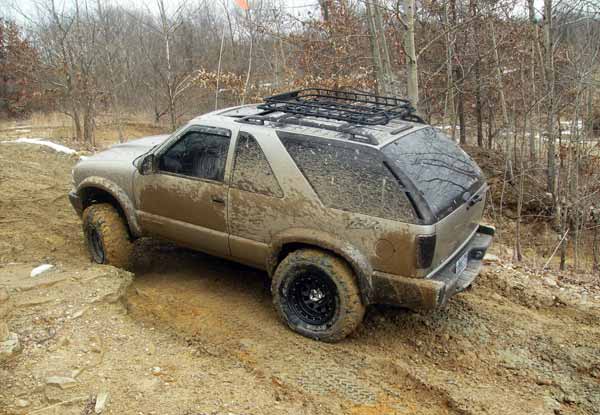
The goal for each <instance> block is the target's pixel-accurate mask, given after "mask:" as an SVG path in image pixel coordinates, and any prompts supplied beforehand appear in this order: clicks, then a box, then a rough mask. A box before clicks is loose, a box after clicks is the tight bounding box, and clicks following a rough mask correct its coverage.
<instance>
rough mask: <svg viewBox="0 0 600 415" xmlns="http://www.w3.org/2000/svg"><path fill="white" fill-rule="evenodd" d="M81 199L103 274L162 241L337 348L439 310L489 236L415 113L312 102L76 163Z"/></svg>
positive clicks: (338, 95) (470, 170) (232, 114)
mask: <svg viewBox="0 0 600 415" xmlns="http://www.w3.org/2000/svg"><path fill="white" fill-rule="evenodd" d="M73 175H74V189H73V191H72V192H71V193H70V195H69V196H70V200H71V203H72V204H73V206H74V208H75V210H76V211H77V212H78V213H79V214H80V215H81V216H82V218H83V231H84V233H85V239H86V242H87V245H88V248H89V251H90V254H91V257H92V259H93V261H95V262H97V263H101V264H112V265H115V266H118V267H127V265H128V263H129V256H130V254H131V251H132V244H133V241H134V240H135V239H136V238H139V237H142V236H154V237H159V238H162V239H167V240H170V241H173V242H175V243H177V244H180V245H182V246H186V247H188V248H192V249H195V250H198V251H203V252H206V253H210V254H213V255H216V256H220V257H223V258H229V259H231V260H234V261H237V262H240V263H244V264H247V265H250V266H253V267H257V268H260V269H264V270H266V271H267V273H268V274H269V276H270V277H271V279H272V293H273V302H274V304H275V308H276V309H277V312H278V314H279V315H280V317H281V318H282V320H283V321H284V322H285V323H286V324H287V325H288V326H289V327H290V328H291V329H293V330H295V331H297V332H298V333H300V334H303V335H305V336H308V337H311V338H314V339H318V340H324V341H337V340H340V339H342V338H344V337H345V336H347V335H348V334H349V333H351V332H352V331H353V330H354V329H355V328H356V327H357V326H358V325H359V324H360V323H361V321H362V319H363V316H364V313H365V307H366V306H367V305H369V304H394V305H400V306H403V307H408V308H412V309H435V308H437V307H440V306H443V305H444V304H445V303H446V302H447V300H448V298H449V297H450V296H452V295H453V294H455V293H457V292H460V291H462V290H464V289H465V288H467V287H468V286H469V285H470V284H471V283H472V282H473V280H474V278H475V277H476V276H477V274H478V272H479V269H480V267H481V265H482V259H483V256H484V254H485V252H486V250H487V248H488V247H489V245H490V243H491V241H492V236H493V234H494V229H493V228H492V227H488V226H484V225H481V224H480V223H479V222H480V220H481V219H482V215H483V210H484V203H485V196H486V190H487V185H486V183H485V180H484V178H483V175H482V172H481V170H480V169H479V167H478V166H477V165H476V164H475V162H474V161H473V160H472V159H471V158H470V157H469V156H468V155H467V154H466V153H465V152H463V151H462V150H461V149H460V148H459V147H458V146H457V145H456V144H455V143H454V142H452V141H451V140H449V139H448V138H447V137H445V136H444V135H443V134H442V133H441V132H440V131H438V130H436V129H434V128H432V127H431V126H430V125H427V124H426V123H424V122H423V121H422V120H421V119H420V118H419V117H418V116H416V115H415V114H414V110H413V108H412V107H411V106H410V103H409V102H408V101H406V100H402V99H398V98H391V97H381V96H376V95H371V94H367V93H358V92H350V91H332V90H325V89H304V90H300V91H294V92H290V93H285V94H280V95H275V96H272V97H268V98H265V101H264V103H262V104H259V105H246V106H240V107H235V108H229V109H226V110H220V111H215V112H212V113H209V114H205V115H202V116H200V117H198V118H195V119H193V120H192V121H190V122H189V123H188V124H187V125H185V126H184V127H182V128H180V129H179V130H178V131H176V132H174V133H173V134H171V135H168V136H167V135H165V136H156V137H148V138H143V139H139V140H135V141H130V142H128V143H125V144H119V145H116V146H114V147H112V148H110V149H108V150H106V151H103V152H101V153H98V154H96V155H94V156H93V157H90V158H88V159H85V160H83V161H80V162H79V163H78V164H77V166H76V167H75V169H74V173H73Z"/></svg>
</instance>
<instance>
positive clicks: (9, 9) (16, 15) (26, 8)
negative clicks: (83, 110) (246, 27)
mask: <svg viewBox="0 0 600 415" xmlns="http://www.w3.org/2000/svg"><path fill="white" fill-rule="evenodd" d="M39 1H41V2H45V1H48V0H0V17H2V16H5V17H10V18H13V19H15V20H17V21H20V22H23V21H26V20H27V19H28V17H32V16H34V15H35V8H36V7H35V5H36V3H37V2H39ZM55 1H56V4H57V5H61V4H63V3H65V2H66V3H67V4H69V3H72V2H73V0H55ZM81 1H85V0H81ZM187 1H188V2H189V3H193V2H195V1H199V0H187ZM206 1H215V2H216V1H218V0H206ZM225 1H227V3H228V4H229V5H230V7H237V6H235V1H234V0H225ZM254 1H256V0H254ZM274 1H279V2H281V4H282V5H283V7H284V8H285V9H286V11H287V12H288V13H291V14H294V15H296V16H298V15H300V16H302V15H306V13H307V12H314V11H316V10H318V5H319V3H318V0H274ZM521 1H522V3H523V12H524V13H525V12H526V9H525V4H526V0H521ZM543 1H544V0H535V5H536V8H537V9H538V10H539V11H541V9H542V7H543ZM597 1H600V0H597ZM105 2H107V3H113V4H123V5H129V6H131V5H135V6H137V7H139V8H144V7H149V8H150V9H155V8H156V2H155V1H153V0H105ZM180 2H181V0H165V3H166V4H167V7H171V8H175V7H177V5H178V4H179V3H180ZM252 2H253V0H249V3H250V5H252Z"/></svg>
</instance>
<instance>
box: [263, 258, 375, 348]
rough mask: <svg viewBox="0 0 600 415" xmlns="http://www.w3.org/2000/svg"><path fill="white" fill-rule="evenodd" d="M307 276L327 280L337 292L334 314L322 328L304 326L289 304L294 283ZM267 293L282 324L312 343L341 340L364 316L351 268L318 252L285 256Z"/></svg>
mask: <svg viewBox="0 0 600 415" xmlns="http://www.w3.org/2000/svg"><path fill="white" fill-rule="evenodd" d="M307 272H308V273H311V272H312V273H315V272H316V273H318V274H320V275H321V276H323V278H328V279H329V281H330V282H331V285H332V286H334V287H335V291H337V293H336V308H335V311H334V312H333V316H332V317H331V319H330V320H329V321H328V322H327V323H325V324H311V323H309V322H307V321H306V320H305V318H303V317H302V316H300V315H299V314H298V312H297V307H296V306H295V305H294V304H293V302H294V296H293V294H292V291H293V288H292V287H293V284H294V281H295V280H297V279H298V278H301V277H302V276H303V275H306V274H307ZM271 292H272V293H273V304H274V305H275V309H276V310H277V313H278V315H279V317H280V318H281V319H282V320H283V322H284V323H286V324H287V325H288V327H290V328H291V329H292V330H293V331H295V332H297V333H300V334H302V335H303V336H306V337H309V338H312V339H315V340H321V341H325V342H330V343H333V342H337V341H340V340H342V339H343V338H345V337H346V336H348V335H349V334H350V333H352V332H353V331H354V330H355V329H356V328H357V327H358V326H359V325H360V323H361V322H362V320H363V317H364V314H365V306H364V305H363V303H362V301H361V297H360V290H359V288H358V285H357V282H356V277H355V275H354V272H353V271H352V268H350V266H349V265H348V263H346V261H344V260H342V259H341V258H338V257H336V256H333V255H331V254H329V253H327V252H324V251H320V250H318V249H300V250H297V251H294V252H292V253H290V254H289V255H288V256H286V257H285V258H284V259H283V261H281V263H280V264H279V265H278V266H277V269H276V270H275V274H274V275H273V281H272V283H271Z"/></svg>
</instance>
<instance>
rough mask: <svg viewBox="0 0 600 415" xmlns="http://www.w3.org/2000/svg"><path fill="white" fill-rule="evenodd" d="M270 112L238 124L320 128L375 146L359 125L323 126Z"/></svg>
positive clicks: (370, 135)
mask: <svg viewBox="0 0 600 415" xmlns="http://www.w3.org/2000/svg"><path fill="white" fill-rule="evenodd" d="M270 112H271V111H265V112H263V113H260V114H256V115H247V116H245V117H243V118H241V119H240V120H238V122H244V123H250V124H258V125H264V123H265V122H270V123H273V124H281V125H285V124H293V125H299V126H302V127H313V128H320V129H323V130H328V131H335V132H338V133H346V134H348V135H349V136H350V139H351V140H353V141H359V142H361V143H367V144H377V140H376V139H375V137H373V135H372V134H370V133H369V132H366V131H363V130H360V125H356V124H350V123H345V124H342V125H331V124H323V123H319V122H316V121H310V120H305V119H302V117H300V116H298V115H296V114H284V115H282V116H274V115H269V113H270Z"/></svg>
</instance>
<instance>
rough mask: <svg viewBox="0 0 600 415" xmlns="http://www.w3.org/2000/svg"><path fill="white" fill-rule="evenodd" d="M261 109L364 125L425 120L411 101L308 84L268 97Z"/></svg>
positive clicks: (266, 111) (268, 111)
mask: <svg viewBox="0 0 600 415" xmlns="http://www.w3.org/2000/svg"><path fill="white" fill-rule="evenodd" d="M264 100H265V102H264V103H263V104H260V105H258V108H259V109H262V110H264V111H265V112H264V113H263V114H261V115H266V114H267V113H270V112H284V113H287V114H296V115H305V116H311V117H318V118H328V119H331V120H337V121H346V122H349V123H352V124H361V125H386V124H387V123H389V122H390V120H392V119H403V120H407V121H415V122H423V120H422V119H421V118H420V117H419V116H417V115H415V114H414V112H415V109H414V108H413V106H412V105H411V104H410V101H408V100H406V99H401V98H394V97H385V96H379V95H373V94H369V93H366V92H352V91H336V90H331V89H322V88H307V89H300V90H298V91H291V92H286V93H283V94H278V95H273V96H270V97H266V98H265V99H264Z"/></svg>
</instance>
